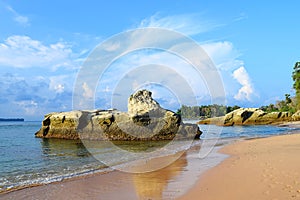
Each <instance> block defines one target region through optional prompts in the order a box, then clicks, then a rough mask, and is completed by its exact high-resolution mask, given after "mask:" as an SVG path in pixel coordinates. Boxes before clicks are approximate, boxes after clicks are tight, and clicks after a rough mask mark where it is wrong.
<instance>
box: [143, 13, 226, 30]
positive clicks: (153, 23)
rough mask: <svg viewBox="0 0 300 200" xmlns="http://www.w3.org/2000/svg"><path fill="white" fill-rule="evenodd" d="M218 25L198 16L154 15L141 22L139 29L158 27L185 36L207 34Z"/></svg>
mask: <svg viewBox="0 0 300 200" xmlns="http://www.w3.org/2000/svg"><path fill="white" fill-rule="evenodd" d="M218 26H220V25H218V24H216V23H214V22H212V21H208V20H204V19H203V17H202V16H201V15H200V14H182V15H171V16H166V17H161V16H159V14H155V15H153V16H151V17H149V18H146V19H144V20H142V22H141V23H140V25H139V27H140V28H144V27H160V28H166V29H171V30H175V31H178V32H181V33H183V34H186V35H196V34H199V33H204V32H208V31H210V30H212V29H214V28H216V27H218Z"/></svg>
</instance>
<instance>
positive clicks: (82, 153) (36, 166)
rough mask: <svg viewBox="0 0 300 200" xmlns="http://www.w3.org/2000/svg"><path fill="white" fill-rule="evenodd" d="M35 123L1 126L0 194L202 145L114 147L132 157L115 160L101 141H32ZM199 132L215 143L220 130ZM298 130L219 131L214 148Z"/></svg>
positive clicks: (128, 144)
mask: <svg viewBox="0 0 300 200" xmlns="http://www.w3.org/2000/svg"><path fill="white" fill-rule="evenodd" d="M189 122H191V121H189ZM40 124H41V123H40V122H1V123H0V138H1V139H0V192H1V191H5V190H8V189H13V188H19V187H26V186H30V185H36V184H47V183H51V182H56V181H61V180H63V179H67V178H72V177H76V176H82V175H87V174H92V173H95V172H103V171H110V170H112V169H111V168H108V167H107V166H106V165H105V164H104V163H102V162H100V161H101V159H103V158H106V159H109V160H110V165H111V166H115V168H117V169H118V168H122V167H124V166H126V167H128V166H130V165H134V161H135V160H137V159H144V160H147V159H152V158H155V157H162V156H167V155H172V154H175V153H177V152H180V151H185V150H187V149H189V148H190V147H191V146H193V145H199V144H200V143H201V141H195V142H194V143H193V144H191V143H188V142H183V141H177V142H174V143H173V145H174V146H172V148H168V149H167V148H166V146H165V145H166V143H168V142H166V141H159V142H153V141H152V142H119V143H118V142H117V143H116V144H117V146H119V147H120V148H122V149H123V150H125V151H129V152H136V155H135V156H134V157H132V156H126V154H123V155H118V152H116V151H115V150H114V149H112V148H111V147H107V146H105V143H102V144H101V142H97V145H99V144H101V145H102V146H101V145H100V146H101V147H100V148H95V149H92V148H88V150H87V148H86V146H84V145H83V144H82V143H81V141H74V140H60V139H41V138H35V137H34V133H35V132H36V131H37V130H38V129H39V128H40ZM200 129H201V130H202V131H203V135H202V139H204V140H209V139H216V138H215V137H216V136H218V132H219V131H220V127H216V126H209V125H201V126H200ZM297 130H298V129H292V128H287V127H276V126H245V127H222V130H221V134H220V137H221V138H223V139H222V140H219V143H217V145H218V146H222V145H224V144H225V143H227V142H226V140H224V138H244V137H247V138H252V137H266V136H270V135H278V134H287V133H291V132H293V131H297ZM164 148H165V149H164ZM158 149H160V150H164V151H158ZM139 152H142V153H139ZM143 152H147V153H146V154H143ZM92 154H95V157H96V158H97V155H101V156H102V157H101V159H99V160H100V161H99V160H97V159H95V157H93V156H92ZM103 156H104V157H103ZM207 164H208V165H209V163H207Z"/></svg>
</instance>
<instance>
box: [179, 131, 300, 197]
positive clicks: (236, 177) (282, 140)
mask: <svg viewBox="0 0 300 200" xmlns="http://www.w3.org/2000/svg"><path fill="white" fill-rule="evenodd" d="M221 152H222V153H226V154H230V155H232V156H231V157H230V158H228V159H226V160H225V161H224V162H222V163H221V164H220V165H218V166H216V167H214V168H213V169H211V170H209V171H208V172H206V173H205V174H204V175H203V176H202V177H201V179H200V180H199V181H198V183H197V184H196V185H195V186H194V187H193V188H192V189H191V190H190V191H189V192H188V193H187V194H185V195H184V196H183V197H181V198H180V199H181V200H184V199H188V200H190V199H203V200H223V199H224V200H225V199H226V200H227V199H230V200H235V199H236V200H241V199H243V200H247V199H251V200H265V199H266V200H272V199H274V200H275V199H278V200H288V199H300V135H299V134H294V135H283V136H275V137H270V138H263V139H253V140H245V141H242V142H237V143H235V144H233V145H229V146H226V147H225V148H223V149H222V151H221Z"/></svg>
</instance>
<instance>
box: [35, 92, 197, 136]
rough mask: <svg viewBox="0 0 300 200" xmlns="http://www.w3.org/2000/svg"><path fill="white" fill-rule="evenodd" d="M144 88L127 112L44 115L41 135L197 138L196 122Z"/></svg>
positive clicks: (105, 111)
mask: <svg viewBox="0 0 300 200" xmlns="http://www.w3.org/2000/svg"><path fill="white" fill-rule="evenodd" d="M151 95H152V94H151V92H150V91H147V90H141V91H137V92H136V93H135V94H133V95H131V96H130V97H129V99H128V113H125V112H121V111H118V110H114V109H111V110H93V111H91V110H88V111H71V112H60V113H50V114H47V115H45V119H44V120H43V122H42V127H41V129H40V130H39V131H38V132H37V133H36V134H35V135H36V137H41V138H63V139H91V140H171V139H174V138H175V139H194V138H200V135H201V131H200V130H199V128H198V126H197V125H195V124H184V123H183V122H182V120H181V117H180V115H177V114H176V113H174V112H172V111H169V110H166V109H163V108H161V107H160V105H159V103H158V102H156V101H155V100H154V99H153V98H152V97H151Z"/></svg>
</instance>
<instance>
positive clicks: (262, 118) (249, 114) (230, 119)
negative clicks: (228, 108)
mask: <svg viewBox="0 0 300 200" xmlns="http://www.w3.org/2000/svg"><path fill="white" fill-rule="evenodd" d="M291 119H292V116H291V114H290V113H289V112H271V113H267V112H264V111H262V110H260V109H258V108H240V109H237V110H234V111H232V112H230V113H228V114H226V115H225V116H223V117H216V118H208V119H205V120H202V121H200V122H199V124H216V125H222V126H233V125H264V124H276V123H281V122H287V121H291Z"/></svg>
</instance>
